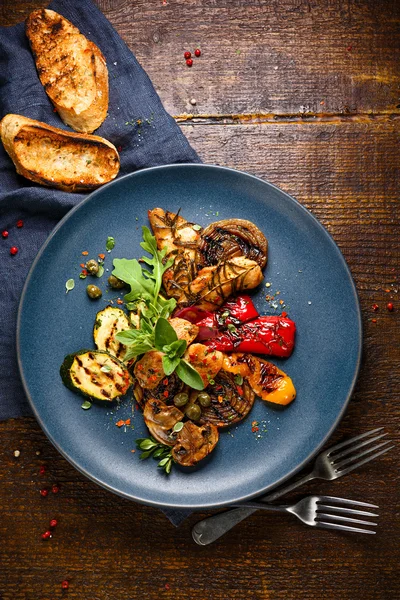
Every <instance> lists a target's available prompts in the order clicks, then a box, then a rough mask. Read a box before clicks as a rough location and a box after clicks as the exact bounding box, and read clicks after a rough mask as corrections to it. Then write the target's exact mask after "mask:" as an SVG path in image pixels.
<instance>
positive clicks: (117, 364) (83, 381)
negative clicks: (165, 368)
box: [60, 350, 132, 402]
mask: <svg viewBox="0 0 400 600" xmlns="http://www.w3.org/2000/svg"><path fill="white" fill-rule="evenodd" d="M60 375H61V379H62V381H63V383H64V385H66V386H67V387H68V388H69V389H71V390H73V391H74V392H78V393H79V394H82V395H83V396H88V397H89V398H92V399H96V400H105V401H107V402H111V401H112V400H115V398H119V397H120V396H123V395H124V394H126V392H127V391H128V389H129V387H130V385H131V383H132V378H131V375H130V373H129V371H128V369H127V368H126V367H125V365H124V364H123V363H122V362H121V361H119V360H118V359H117V358H115V356H113V355H112V354H109V353H108V352H99V351H96V350H80V351H79V352H75V353H74V354H68V356H66V357H65V359H64V362H63V364H62V365H61V368H60Z"/></svg>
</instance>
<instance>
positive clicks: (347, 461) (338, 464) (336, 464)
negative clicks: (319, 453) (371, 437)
mask: <svg viewBox="0 0 400 600" xmlns="http://www.w3.org/2000/svg"><path fill="white" fill-rule="evenodd" d="M390 443H391V440H386V441H385V442H382V443H381V444H378V445H376V446H374V447H373V448H367V449H365V450H363V451H362V452H358V453H357V454H354V456H349V457H347V458H344V459H343V460H339V462H334V463H333V466H334V468H335V469H336V471H337V470H338V469H340V467H344V466H345V465H349V464H350V463H352V462H354V461H355V460H357V459H358V458H362V457H363V456H366V455H367V454H370V453H371V452H374V451H375V450H378V449H379V448H383V446H387V445H388V444H390Z"/></svg>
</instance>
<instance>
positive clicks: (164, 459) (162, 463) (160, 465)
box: [158, 457, 169, 467]
mask: <svg viewBox="0 0 400 600" xmlns="http://www.w3.org/2000/svg"><path fill="white" fill-rule="evenodd" d="M168 461H169V458H168V457H166V458H163V459H162V460H160V462H159V463H158V466H159V467H164V465H166V464H167V462H168Z"/></svg>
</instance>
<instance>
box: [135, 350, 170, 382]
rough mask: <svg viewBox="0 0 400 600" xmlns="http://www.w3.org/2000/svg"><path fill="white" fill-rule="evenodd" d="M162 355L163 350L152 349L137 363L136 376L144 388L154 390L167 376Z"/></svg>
mask: <svg viewBox="0 0 400 600" xmlns="http://www.w3.org/2000/svg"><path fill="white" fill-rule="evenodd" d="M162 357H163V353H162V352H159V351H158V350H150V352H146V354H144V355H143V356H142V358H141V359H140V360H138V361H137V363H136V364H135V369H134V373H135V377H136V379H137V380H138V382H139V383H140V385H141V386H142V387H143V388H146V389H149V390H152V389H154V388H155V387H157V385H158V384H159V383H160V381H161V379H162V378H163V377H165V373H164V369H163V366H162Z"/></svg>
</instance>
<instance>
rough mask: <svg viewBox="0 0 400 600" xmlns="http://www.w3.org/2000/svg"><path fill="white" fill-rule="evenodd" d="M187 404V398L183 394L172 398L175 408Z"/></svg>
mask: <svg viewBox="0 0 400 600" xmlns="http://www.w3.org/2000/svg"><path fill="white" fill-rule="evenodd" d="M188 402H189V396H188V395H187V394H185V392H181V393H180V394H176V395H175V396H174V404H175V406H185V404H187V403H188Z"/></svg>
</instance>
